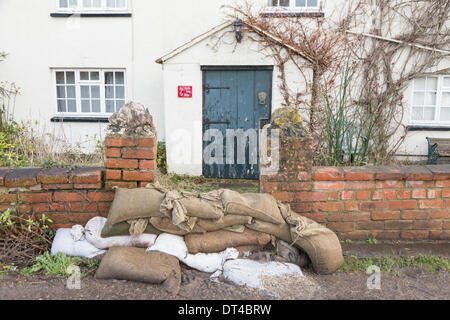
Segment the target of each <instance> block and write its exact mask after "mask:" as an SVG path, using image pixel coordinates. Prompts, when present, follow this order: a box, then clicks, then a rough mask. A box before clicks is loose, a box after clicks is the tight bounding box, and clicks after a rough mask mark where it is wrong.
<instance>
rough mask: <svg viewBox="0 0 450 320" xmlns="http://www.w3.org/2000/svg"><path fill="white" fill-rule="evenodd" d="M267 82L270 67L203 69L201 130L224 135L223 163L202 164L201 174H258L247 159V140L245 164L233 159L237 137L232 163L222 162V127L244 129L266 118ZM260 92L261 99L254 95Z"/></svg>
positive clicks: (233, 176) (232, 176)
mask: <svg viewBox="0 0 450 320" xmlns="http://www.w3.org/2000/svg"><path fill="white" fill-rule="evenodd" d="M271 86H272V71H270V70H249V71H242V70H231V71H204V89H203V91H204V92H203V94H204V110H203V130H204V132H205V131H206V130H208V129H217V130H220V131H221V132H222V135H223V139H224V141H223V146H224V155H223V159H224V163H223V164H212V165H207V164H204V165H203V174H204V176H206V177H213V178H227V179H258V178H259V165H258V164H251V163H250V156H251V155H250V148H249V144H248V143H247V145H246V158H245V159H246V161H245V164H238V161H237V150H238V146H237V139H235V145H234V155H233V157H234V163H233V164H227V163H226V162H225V161H226V151H227V150H226V148H225V147H226V138H227V134H226V131H227V129H243V130H244V131H246V130H248V129H259V128H260V124H261V120H266V119H270V114H271V100H272V99H271V93H272V92H271ZM260 92H265V93H266V94H267V98H266V99H265V101H260V100H259V99H258V94H259V93H260ZM261 102H263V103H262V104H261ZM209 143H211V142H205V143H204V147H205V146H206V145H208V144H209ZM258 143H259V142H258ZM258 149H259V148H258ZM255 156H257V154H256V155H255Z"/></svg>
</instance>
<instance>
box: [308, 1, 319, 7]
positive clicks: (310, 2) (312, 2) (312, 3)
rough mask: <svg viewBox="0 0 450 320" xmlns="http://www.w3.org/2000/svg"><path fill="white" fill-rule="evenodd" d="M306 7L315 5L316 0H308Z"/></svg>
mask: <svg viewBox="0 0 450 320" xmlns="http://www.w3.org/2000/svg"><path fill="white" fill-rule="evenodd" d="M308 7H317V0H308Z"/></svg>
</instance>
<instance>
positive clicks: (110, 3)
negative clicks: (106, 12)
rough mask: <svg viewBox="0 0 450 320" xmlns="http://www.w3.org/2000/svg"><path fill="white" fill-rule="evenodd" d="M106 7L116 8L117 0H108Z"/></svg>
mask: <svg viewBox="0 0 450 320" xmlns="http://www.w3.org/2000/svg"><path fill="white" fill-rule="evenodd" d="M106 7H107V8H115V7H116V1H115V0H107V1H106Z"/></svg>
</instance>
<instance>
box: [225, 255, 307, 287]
mask: <svg viewBox="0 0 450 320" xmlns="http://www.w3.org/2000/svg"><path fill="white" fill-rule="evenodd" d="M287 275H292V276H298V277H303V273H302V271H301V270H300V267H299V266H297V265H295V264H291V263H281V262H267V263H260V262H257V261H253V260H244V259H238V260H230V261H227V262H225V264H224V265H223V276H224V277H225V279H227V280H229V281H231V282H234V283H235V284H237V285H240V286H247V287H250V288H255V289H259V290H266V288H265V286H264V280H265V278H267V277H269V278H271V277H273V278H278V277H282V276H287Z"/></svg>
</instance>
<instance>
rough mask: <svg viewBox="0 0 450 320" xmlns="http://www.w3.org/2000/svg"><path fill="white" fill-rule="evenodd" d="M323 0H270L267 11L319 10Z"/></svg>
mask: <svg viewBox="0 0 450 320" xmlns="http://www.w3.org/2000/svg"><path fill="white" fill-rule="evenodd" d="M320 9H321V0H269V4H268V7H267V8H266V11H269V12H270V11H273V12H275V11H290V12H318V11H320Z"/></svg>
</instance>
